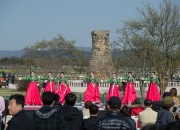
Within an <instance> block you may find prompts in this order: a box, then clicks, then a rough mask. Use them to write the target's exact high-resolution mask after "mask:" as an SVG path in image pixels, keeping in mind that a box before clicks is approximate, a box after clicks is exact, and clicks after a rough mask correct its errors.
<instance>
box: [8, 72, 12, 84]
mask: <svg viewBox="0 0 180 130" xmlns="http://www.w3.org/2000/svg"><path fill="white" fill-rule="evenodd" d="M10 83H11V73H9V74H8V84H10Z"/></svg>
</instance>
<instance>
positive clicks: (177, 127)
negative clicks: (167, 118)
mask: <svg viewBox="0 0 180 130" xmlns="http://www.w3.org/2000/svg"><path fill="white" fill-rule="evenodd" d="M164 130H180V121H175V122H172V123H169V124H168V125H167V126H165V129H164Z"/></svg>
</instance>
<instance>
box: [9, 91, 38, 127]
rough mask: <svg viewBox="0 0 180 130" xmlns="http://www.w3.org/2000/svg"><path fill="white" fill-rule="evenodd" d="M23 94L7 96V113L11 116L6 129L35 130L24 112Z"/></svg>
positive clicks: (30, 119) (31, 121)
mask: <svg viewBox="0 0 180 130" xmlns="http://www.w3.org/2000/svg"><path fill="white" fill-rule="evenodd" d="M23 108H24V96H23V95H20V94H14V95H12V96H11V97H10V98H9V106H8V109H9V114H10V115H13V118H12V119H11V120H10V121H9V122H8V127H7V130H35V127H34V122H33V120H32V118H31V117H30V116H29V115H28V114H26V113H25V111H24V110H23Z"/></svg>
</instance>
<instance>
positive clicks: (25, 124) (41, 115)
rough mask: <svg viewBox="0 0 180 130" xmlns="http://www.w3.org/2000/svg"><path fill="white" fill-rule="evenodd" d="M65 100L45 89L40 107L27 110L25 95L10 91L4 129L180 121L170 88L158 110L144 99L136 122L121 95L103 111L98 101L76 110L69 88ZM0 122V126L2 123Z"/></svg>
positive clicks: (131, 129)
mask: <svg viewBox="0 0 180 130" xmlns="http://www.w3.org/2000/svg"><path fill="white" fill-rule="evenodd" d="M64 100H65V103H64V104H63V105H62V104H61V103H60V97H59V95H58V94H55V93H53V92H50V91H47V92H44V93H43V94H42V103H43V105H42V106H41V108H40V109H38V110H36V111H33V113H31V114H29V113H28V111H25V110H24V105H25V98H24V96H23V95H20V94H14V95H11V96H10V98H9V103H8V113H9V114H10V115H12V116H13V117H12V119H11V120H10V121H9V122H8V123H7V124H6V125H5V127H6V130H136V129H137V128H138V127H140V129H141V130H171V129H172V130H179V129H180V127H179V126H180V125H179V123H180V121H179V119H178V118H177V117H176V115H175V114H174V113H176V114H177V113H178V112H177V108H176V104H175V102H174V100H173V95H172V90H170V92H169V93H168V94H167V93H166V95H165V97H164V98H163V99H162V100H161V102H160V107H159V109H158V110H157V109H156V110H155V109H153V105H154V102H152V101H151V100H149V99H145V100H144V105H143V108H144V109H142V110H141V111H139V112H137V113H136V116H138V120H137V122H136V121H135V120H134V119H133V113H132V108H134V107H133V105H132V107H131V106H128V105H123V102H122V101H121V99H120V98H119V97H116V96H112V97H110V99H109V101H108V102H107V104H106V105H107V107H106V110H105V111H103V112H102V111H101V112H100V111H99V107H98V106H97V104H94V103H92V102H91V101H87V102H86V103H85V107H84V109H83V110H82V111H81V110H78V108H77V107H75V103H76V100H77V97H76V95H75V94H74V93H71V92H70V93H68V94H67V95H66V96H65V98H64ZM0 103H1V105H0V112H1V114H0V115H1V116H0V119H1V118H2V117H3V115H2V111H4V109H5V107H4V106H5V105H4V101H3V98H2V96H0ZM175 108H176V109H175ZM87 110H88V111H87ZM134 114H135V113H134ZM178 116H179V113H178ZM2 124H3V123H2ZM2 124H1V126H4V125H2ZM1 128H2V127H1ZM3 129H4V128H2V130H3Z"/></svg>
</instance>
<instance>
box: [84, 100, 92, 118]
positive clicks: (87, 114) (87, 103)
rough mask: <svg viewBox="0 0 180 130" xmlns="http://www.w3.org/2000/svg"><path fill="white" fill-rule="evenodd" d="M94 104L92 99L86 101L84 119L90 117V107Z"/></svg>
mask: <svg viewBox="0 0 180 130" xmlns="http://www.w3.org/2000/svg"><path fill="white" fill-rule="evenodd" d="M90 105H92V102H91V101H86V102H85V104H84V108H83V110H82V113H83V119H88V118H89V117H90V112H89V107H90Z"/></svg>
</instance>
